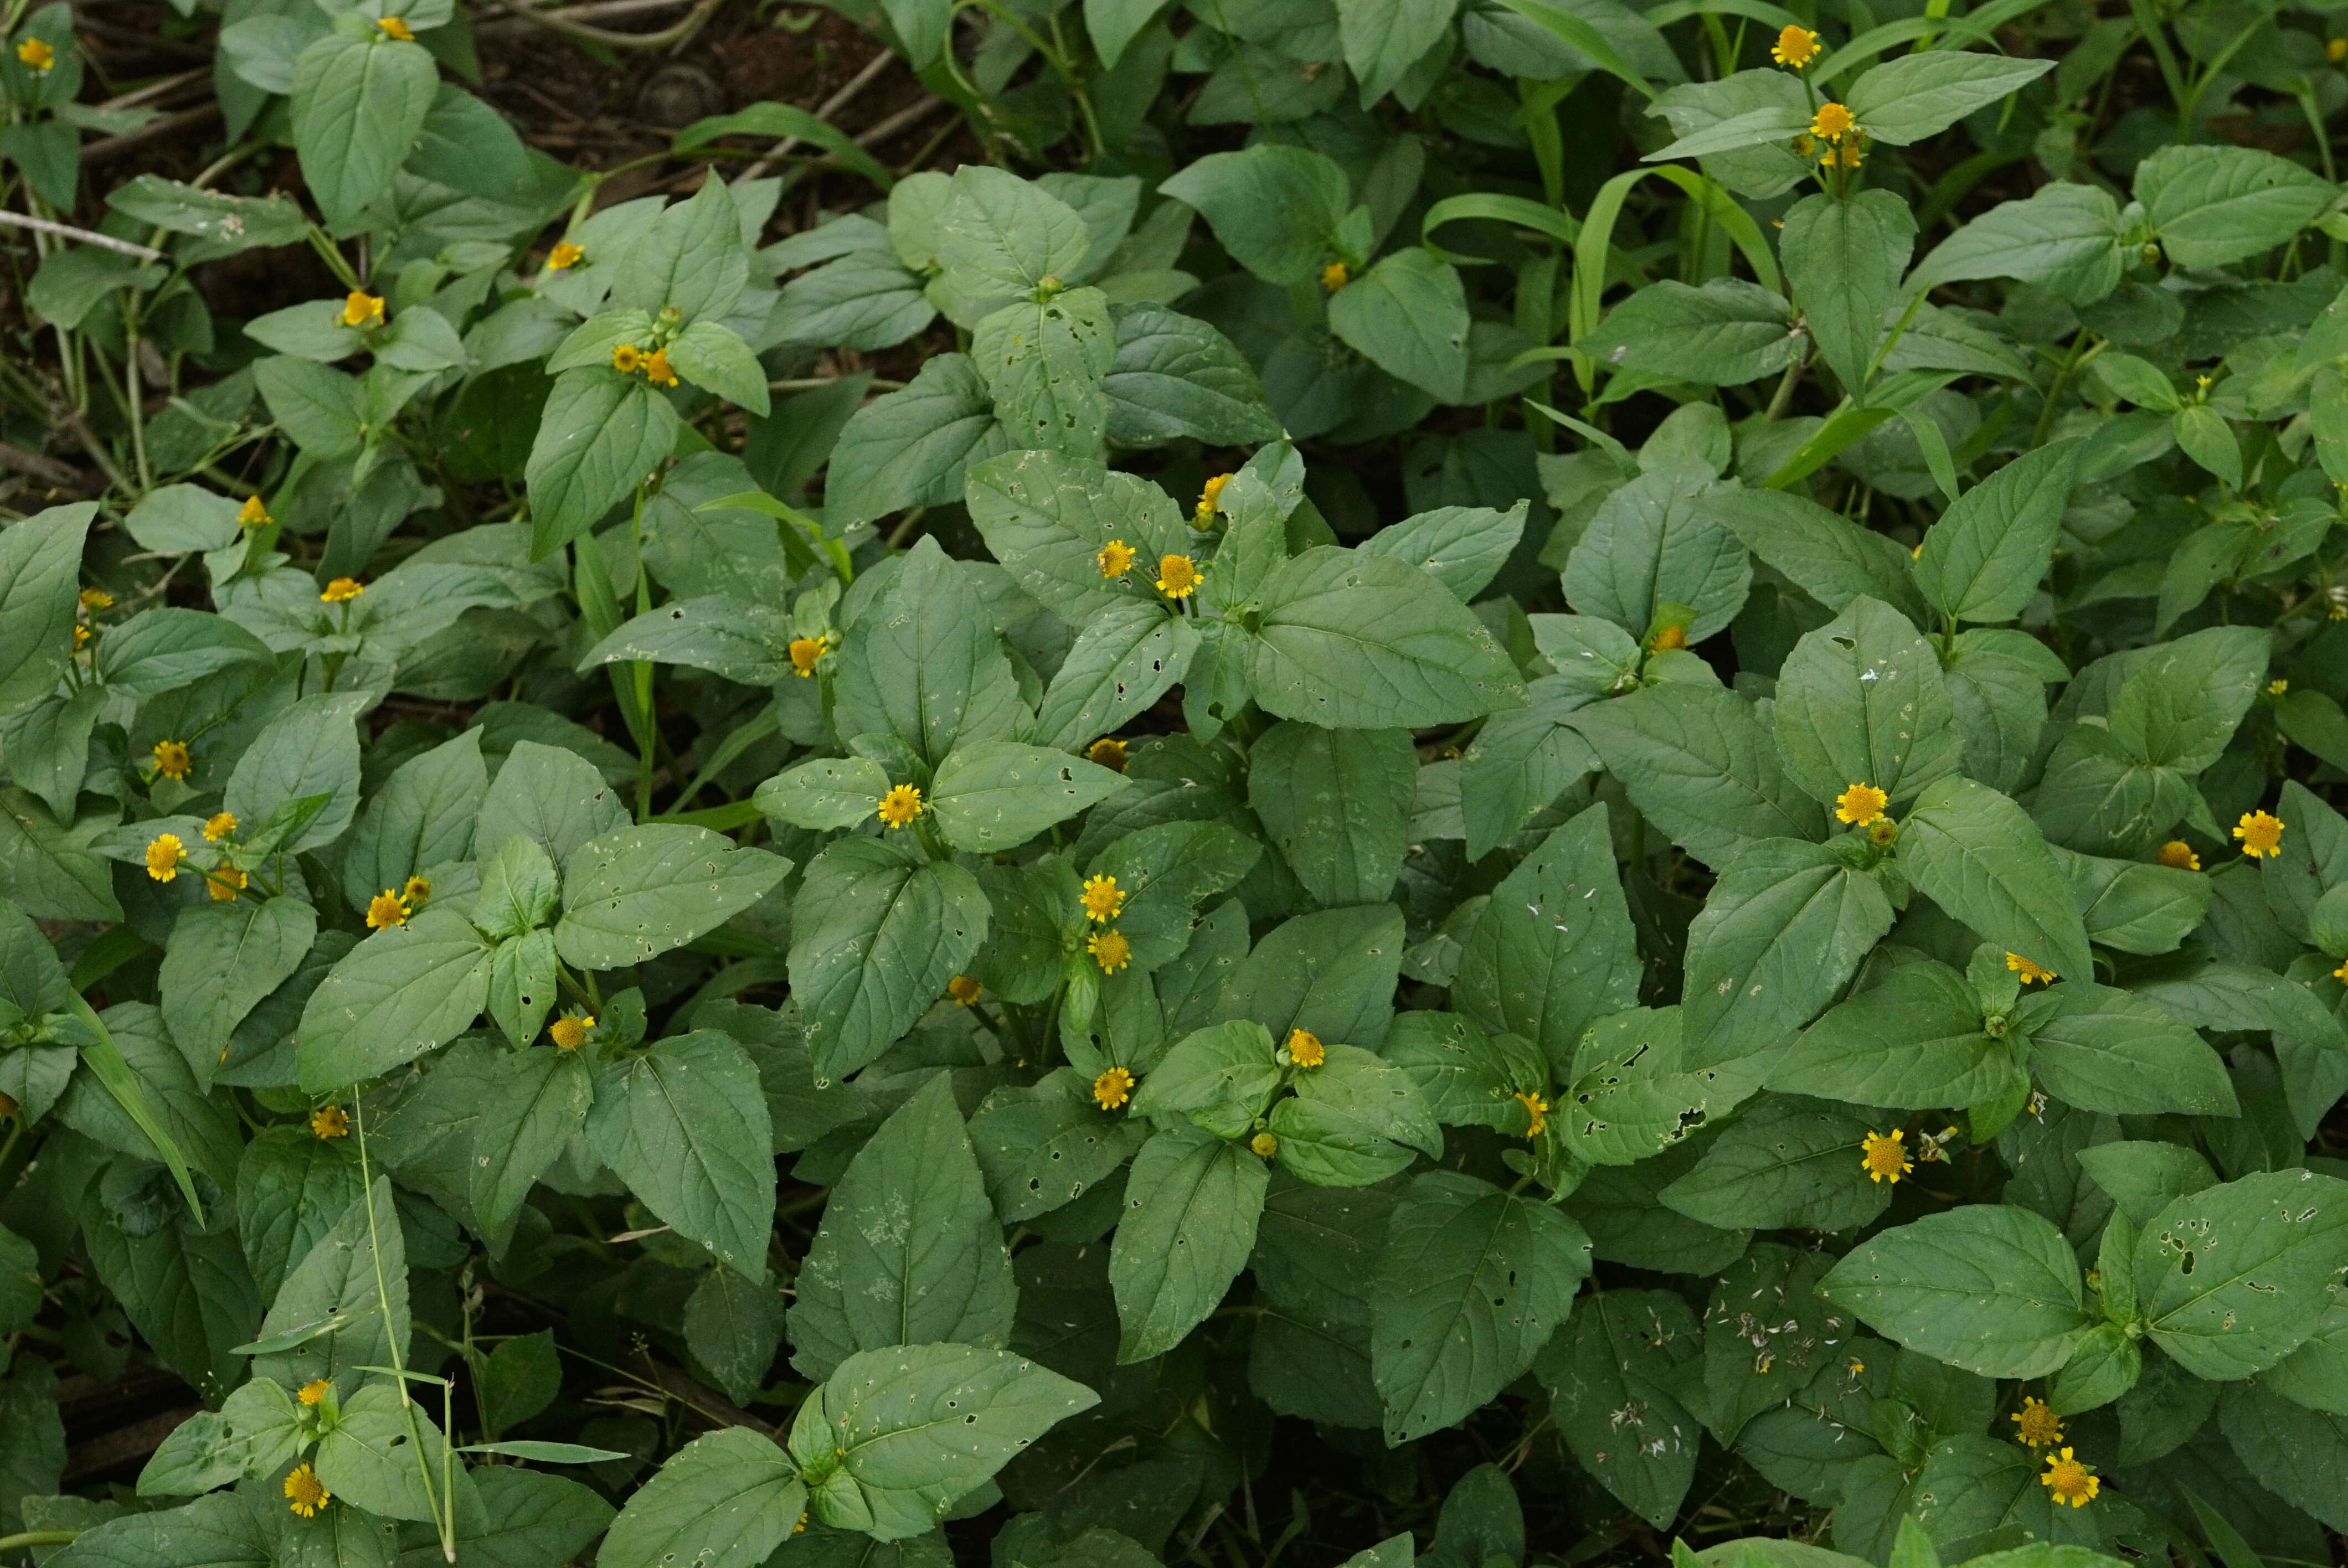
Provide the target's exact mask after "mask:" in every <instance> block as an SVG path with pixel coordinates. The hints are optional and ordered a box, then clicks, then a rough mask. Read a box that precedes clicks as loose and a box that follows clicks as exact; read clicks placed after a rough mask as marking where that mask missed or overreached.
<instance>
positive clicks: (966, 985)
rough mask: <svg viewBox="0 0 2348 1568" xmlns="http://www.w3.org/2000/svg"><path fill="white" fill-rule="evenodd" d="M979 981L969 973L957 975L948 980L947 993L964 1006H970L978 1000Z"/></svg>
mask: <svg viewBox="0 0 2348 1568" xmlns="http://www.w3.org/2000/svg"><path fill="white" fill-rule="evenodd" d="M978 989H979V988H978V982H977V981H976V980H974V979H971V978H970V977H969V976H968V975H956V976H955V977H954V978H953V979H950V980H948V981H947V982H946V995H948V996H950V997H952V998H953V999H954V1001H955V1002H956V1003H957V1004H959V1005H960V1006H963V1007H969V1006H971V1005H972V1004H973V1003H974V1002H976V1001H977V1000H978Z"/></svg>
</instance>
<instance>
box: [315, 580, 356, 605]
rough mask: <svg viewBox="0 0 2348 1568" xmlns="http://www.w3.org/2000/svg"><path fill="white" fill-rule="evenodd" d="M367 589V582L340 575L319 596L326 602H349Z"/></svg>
mask: <svg viewBox="0 0 2348 1568" xmlns="http://www.w3.org/2000/svg"><path fill="white" fill-rule="evenodd" d="M365 592H366V584H365V583H363V582H361V581H360V580H359V579H356V578H355V577H338V578H336V579H335V580H334V581H332V582H330V583H328V584H327V585H326V586H325V588H324V589H322V590H321V591H320V592H319V594H318V598H319V600H320V601H321V602H323V603H326V604H348V603H349V602H350V601H351V600H355V599H356V598H357V597H358V596H359V595H361V594H363V593H365Z"/></svg>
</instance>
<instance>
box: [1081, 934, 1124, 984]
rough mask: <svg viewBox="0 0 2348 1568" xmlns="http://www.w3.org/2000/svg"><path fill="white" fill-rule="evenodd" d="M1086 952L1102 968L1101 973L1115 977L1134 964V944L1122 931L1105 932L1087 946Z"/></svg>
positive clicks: (1087, 943)
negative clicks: (1114, 975) (1118, 971)
mask: <svg viewBox="0 0 2348 1568" xmlns="http://www.w3.org/2000/svg"><path fill="white" fill-rule="evenodd" d="M1085 951H1086V952H1087V953H1090V954H1091V955H1092V956H1093V961H1094V962H1095V963H1097V964H1098V965H1100V967H1101V973H1103V974H1105V975H1113V974H1115V973H1117V970H1119V969H1121V968H1125V966H1126V965H1128V964H1129V963H1131V962H1133V944H1132V943H1130V942H1128V941H1127V940H1126V939H1125V933H1124V932H1122V931H1103V932H1101V933H1100V934H1099V935H1098V936H1097V937H1095V938H1092V939H1091V940H1090V941H1088V942H1086V944H1085Z"/></svg>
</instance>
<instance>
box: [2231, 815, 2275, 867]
mask: <svg viewBox="0 0 2348 1568" xmlns="http://www.w3.org/2000/svg"><path fill="white" fill-rule="evenodd" d="M2282 830H2283V820H2282V818H2281V817H2279V816H2277V815H2274V814H2273V813H2272V812H2265V811H2246V812H2244V813H2243V814H2242V820H2241V821H2240V822H2238V823H2236V824H2235V825H2234V836H2235V837H2236V838H2239V839H2240V840H2241V841H2242V853H2243V854H2244V855H2247V856H2250V858H2251V859H2252V860H2264V859H2265V858H2266V857H2267V856H2270V855H2280V854H2281V853H2282Z"/></svg>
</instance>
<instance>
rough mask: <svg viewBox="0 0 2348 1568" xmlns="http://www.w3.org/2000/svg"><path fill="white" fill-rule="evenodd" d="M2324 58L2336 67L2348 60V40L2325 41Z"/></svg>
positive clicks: (2328, 39)
mask: <svg viewBox="0 0 2348 1568" xmlns="http://www.w3.org/2000/svg"><path fill="white" fill-rule="evenodd" d="M2323 57H2324V58H2325V59H2327V60H2329V61H2331V62H2332V63H2333V65H2335V66H2336V65H2338V64H2339V63H2340V62H2341V61H2343V60H2348V38H2326V39H2325V40H2323Z"/></svg>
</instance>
